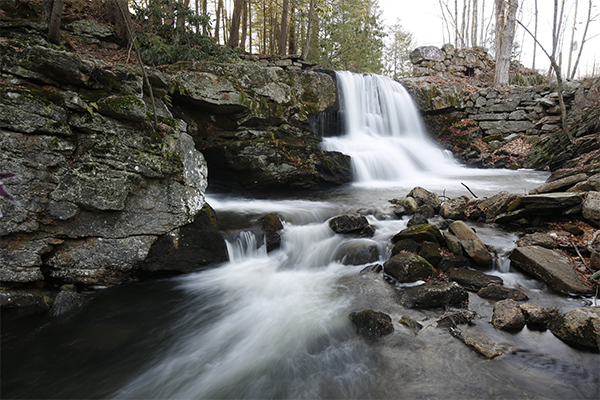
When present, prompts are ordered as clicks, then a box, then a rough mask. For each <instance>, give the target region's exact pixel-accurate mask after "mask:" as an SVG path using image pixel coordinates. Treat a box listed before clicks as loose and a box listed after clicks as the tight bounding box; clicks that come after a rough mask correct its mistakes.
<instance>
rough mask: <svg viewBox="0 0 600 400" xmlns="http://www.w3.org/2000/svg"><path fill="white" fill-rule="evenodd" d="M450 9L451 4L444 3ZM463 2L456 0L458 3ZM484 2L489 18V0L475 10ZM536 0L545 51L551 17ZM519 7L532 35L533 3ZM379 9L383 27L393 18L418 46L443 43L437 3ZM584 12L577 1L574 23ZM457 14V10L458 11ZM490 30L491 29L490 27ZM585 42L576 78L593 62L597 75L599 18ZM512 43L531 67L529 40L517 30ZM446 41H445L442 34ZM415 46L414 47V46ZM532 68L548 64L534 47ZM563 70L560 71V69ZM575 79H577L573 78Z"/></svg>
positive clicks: (406, 1) (383, 1) (411, 1)
mask: <svg viewBox="0 0 600 400" xmlns="http://www.w3.org/2000/svg"><path fill="white" fill-rule="evenodd" d="M445 1H447V2H448V4H450V5H451V6H452V7H453V4H454V1H452V0H445ZM462 1H463V0H459V9H460V4H462ZM483 1H485V10H486V15H488V16H490V15H491V12H492V8H493V3H494V1H493V0H479V9H481V4H482V2H483ZM537 1H538V10H539V14H540V15H539V18H538V40H539V41H540V42H541V43H542V45H544V47H545V48H546V50H547V51H548V52H550V51H551V49H552V36H551V35H552V16H553V4H554V2H553V1H552V0H537ZM519 2H520V4H521V9H520V15H519V16H518V19H519V20H520V21H521V22H522V23H523V24H525V25H526V26H527V27H528V28H529V30H530V31H532V32H533V26H534V23H533V20H534V19H533V15H534V13H533V10H534V0H519ZM593 3H594V4H595V5H596V7H595V8H594V9H593V10H594V11H592V15H594V14H599V13H600V0H593ZM574 4H575V0H566V2H565V15H567V16H568V17H567V18H566V21H567V23H566V29H565V39H564V43H565V45H564V48H565V49H566V48H568V47H569V44H570V40H571V39H570V37H571V30H572V26H573V14H574ZM379 6H380V9H381V11H382V17H383V19H384V22H385V24H386V25H392V24H394V23H395V22H396V20H397V19H400V23H401V24H402V26H403V27H404V28H405V30H407V31H409V32H411V33H412V34H413V39H414V41H415V42H416V44H417V45H419V46H428V45H432V46H437V47H441V46H442V45H443V44H444V40H443V38H444V33H443V29H442V25H443V24H442V14H441V8H440V0H379ZM587 10H588V0H579V7H578V13H577V14H578V15H579V18H578V20H579V21H580V22H585V19H586V17H587ZM459 12H460V11H459ZM584 27H585V25H584V24H583V23H582V24H579V25H578V30H577V32H576V34H575V37H576V40H577V41H578V42H580V41H581V39H580V38H581V35H582V34H583V29H584ZM490 29H493V27H492V28H490ZM595 35H598V36H596V37H594V38H592V39H590V40H588V41H586V43H585V46H584V50H583V54H582V55H581V60H580V68H579V71H578V72H579V75H582V74H585V73H586V72H587V73H591V72H592V68H593V65H594V63H595V64H596V69H595V71H596V75H600V17H599V18H597V19H596V21H594V22H592V23H590V27H589V30H588V34H587V37H588V38H591V37H593V36H595ZM515 40H516V41H518V42H519V43H521V44H522V53H521V56H520V62H521V64H523V65H525V66H526V67H531V66H532V62H533V44H534V42H533V39H531V37H530V36H529V35H528V34H527V33H526V32H525V31H524V30H523V29H522V28H521V27H519V26H518V27H517V33H516V35H515ZM446 42H449V40H448V38H447V34H446ZM415 47H416V46H415ZM536 53H537V54H536V69H538V70H544V71H546V70H547V68H548V67H549V65H550V62H549V61H548V58H547V57H546V56H545V55H544V54H543V53H542V51H541V50H540V49H539V48H538V49H537V50H536ZM576 56H577V51H575V52H573V55H572V57H573V59H572V64H574V63H575V58H576ZM567 64H568V53H565V52H563V65H565V66H566V65H567ZM563 69H564V68H563ZM576 77H577V76H576Z"/></svg>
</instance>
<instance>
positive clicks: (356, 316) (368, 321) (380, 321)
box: [349, 310, 394, 340]
mask: <svg viewBox="0 0 600 400" xmlns="http://www.w3.org/2000/svg"><path fill="white" fill-rule="evenodd" d="M349 317H350V320H351V321H352V323H353V324H354V325H355V326H356V331H357V333H358V334H359V335H361V336H364V337H365V338H367V339H371V340H379V339H380V338H381V337H382V336H385V335H389V334H390V333H392V332H393V331H394V324H393V323H392V318H390V316H389V315H387V314H385V313H382V312H378V311H373V310H364V311H361V312H353V313H351V314H350V315H349Z"/></svg>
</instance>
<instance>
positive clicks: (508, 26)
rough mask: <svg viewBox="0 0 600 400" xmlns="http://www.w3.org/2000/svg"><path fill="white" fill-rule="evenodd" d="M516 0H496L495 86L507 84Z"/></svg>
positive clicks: (516, 6)
mask: <svg viewBox="0 0 600 400" xmlns="http://www.w3.org/2000/svg"><path fill="white" fill-rule="evenodd" d="M518 8H519V4H518V0H507V1H505V0H496V71H495V76H494V85H495V86H506V85H508V78H509V71H510V56H511V53H512V46H513V40H514V38H515V30H516V20H517V9H518Z"/></svg>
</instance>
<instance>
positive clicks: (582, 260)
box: [571, 239, 590, 269]
mask: <svg viewBox="0 0 600 400" xmlns="http://www.w3.org/2000/svg"><path fill="white" fill-rule="evenodd" d="M571 244H572V245H573V248H574V249H575V251H576V252H577V255H578V256H579V258H580V259H581V262H582V263H583V265H585V267H586V268H587V269H590V266H589V265H588V264H587V263H586V262H585V258H583V256H582V255H581V253H580V252H579V248H578V247H577V245H576V244H575V242H574V241H573V239H571Z"/></svg>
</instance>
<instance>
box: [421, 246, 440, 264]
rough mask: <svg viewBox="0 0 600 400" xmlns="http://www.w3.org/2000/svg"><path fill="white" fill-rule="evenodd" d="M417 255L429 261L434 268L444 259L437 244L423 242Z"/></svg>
mask: <svg viewBox="0 0 600 400" xmlns="http://www.w3.org/2000/svg"><path fill="white" fill-rule="evenodd" d="M419 255H420V256H421V257H423V258H424V259H426V260H427V261H429V263H430V264H431V265H433V266H434V267H435V266H437V264H438V263H439V262H440V261H441V260H442V258H444V255H443V254H442V249H441V248H440V245H439V244H438V243H437V242H435V243H434V242H423V243H421V250H420V251H419Z"/></svg>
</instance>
